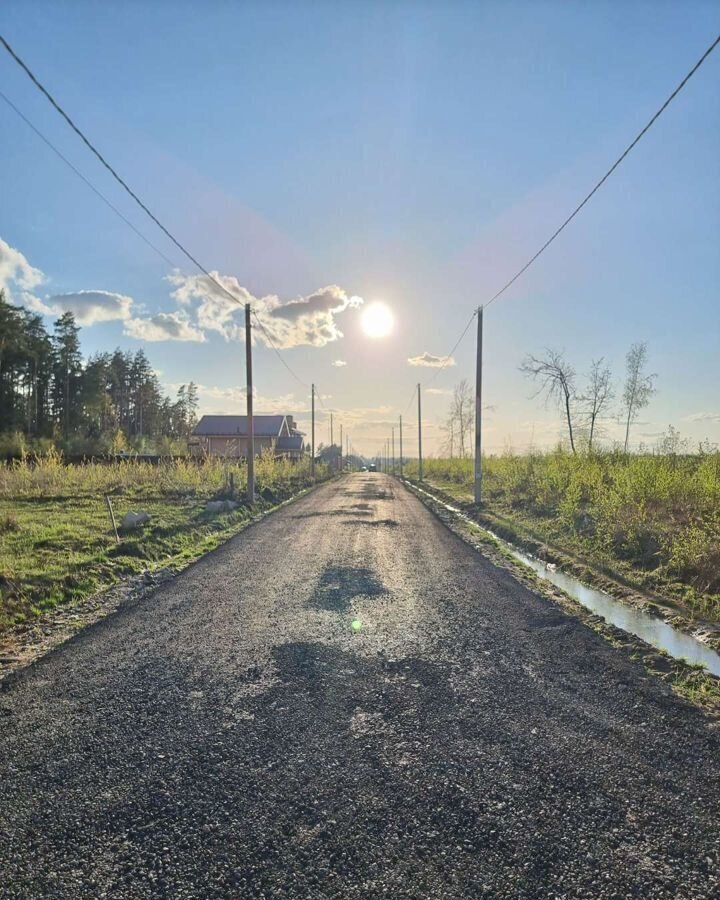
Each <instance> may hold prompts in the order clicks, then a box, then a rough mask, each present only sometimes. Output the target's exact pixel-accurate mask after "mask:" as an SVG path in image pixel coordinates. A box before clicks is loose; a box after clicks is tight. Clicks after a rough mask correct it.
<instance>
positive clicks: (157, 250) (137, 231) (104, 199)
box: [0, 91, 176, 268]
mask: <svg viewBox="0 0 720 900" xmlns="http://www.w3.org/2000/svg"><path fill="white" fill-rule="evenodd" d="M0 97H2V99H3V100H4V101H5V102H6V103H7V105H8V106H9V107H10V109H12V110H13V112H15V113H16V115H18V116H19V117H20V118H21V119H22V120H23V122H25V124H26V125H27V126H28V127H29V128H31V129H32V130H33V131H34V132H35V134H36V135H37V136H38V137H39V138H40V140H41V141H43V142H44V143H45V144H47V146H48V147H49V148H50V149H51V150H52V151H53V153H54V154H55V155H56V156H57V157H58V158H59V159H61V160H62V161H63V162H64V163H65V165H66V166H67V167H68V168H69V169H71V170H72V171H73V172H74V173H75V174H76V175H77V177H78V178H79V179H80V180H81V181H83V182H84V183H85V184H86V185H87V186H88V187H89V188H90V190H91V191H92V192H93V193H94V194H96V195H97V196H98V197H99V198H100V199H101V200H102V202H103V203H104V204H105V205H106V206H107V207H109V208H110V209H111V210H112V211H113V212H114V213H115V215H116V216H118V218H120V219H121V220H122V221H123V222H124V223H125V224H126V225H127V226H128V228H132V230H133V231H134V232H135V234H136V235H137V236H138V237H139V238H140V239H141V240H142V241H144V242H145V243H146V244H147V245H148V247H150V249H151V250H154V251H155V253H157V255H158V256H160V257H162V259H164V260H165V262H166V263H167V264H168V265H169V266H171V267H172V268H176V263H174V262H173V261H172V260H171V259H169V258H168V257H167V256H165V254H164V253H163V252H162V250H160V248H159V247H156V246H155V244H153V242H152V241H151V240H150V239H149V238H148V237H146V236H145V235H144V234H143V233H142V231H140V229H139V228H136V227H135V225H133V223H132V222H131V221H130V220H129V219H126V218H125V216H124V215H123V214H122V213H121V212H120V210H119V209H118V208H117V207H116V206H115V205H114V204H113V203H111V201H110V200H108V198H107V197H106V196H105V195H104V194H103V193H102V192H101V191H99V190H98V189H97V188H96V187H95V185H94V184H93V183H92V182H91V181H90V180H89V179H87V178H86V177H85V176H84V175H83V173H82V172H81V171H80V170H79V169H78V168H76V167H75V166H74V165H73V164H72V163H71V162H70V160H69V159H68V158H67V157H66V156H64V155H63V154H62V153H61V152H60V151H59V150H58V148H57V147H56V146H55V145H54V144H53V143H52V141H51V140H50V139H49V138H47V137H45V135H44V134H43V133H42V131H40V129H39V128H37V127H36V126H35V125H34V124H33V123H32V122H31V121H30V119H28V117H27V116H26V115H25V114H24V113H23V112H21V111H20V110H19V109H18V108H17V106H15V104H14V103H13V102H12V100H10V98H9V97H6V96H5V94H3V92H2V91H0Z"/></svg>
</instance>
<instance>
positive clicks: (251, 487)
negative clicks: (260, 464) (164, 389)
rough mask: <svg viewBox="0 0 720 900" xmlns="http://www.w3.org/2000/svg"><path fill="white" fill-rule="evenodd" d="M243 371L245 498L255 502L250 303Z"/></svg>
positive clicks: (246, 319) (248, 306)
mask: <svg viewBox="0 0 720 900" xmlns="http://www.w3.org/2000/svg"><path fill="white" fill-rule="evenodd" d="M245 372H246V390H247V398H246V400H247V434H248V438H247V440H248V445H247V500H248V503H249V504H250V505H251V506H252V505H253V504H254V503H255V422H254V420H253V377H252V332H251V325H250V304H249V303H246V304H245Z"/></svg>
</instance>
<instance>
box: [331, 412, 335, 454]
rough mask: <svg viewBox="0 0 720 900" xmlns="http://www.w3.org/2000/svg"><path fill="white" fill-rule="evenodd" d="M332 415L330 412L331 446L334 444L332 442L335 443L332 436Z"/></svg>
mask: <svg viewBox="0 0 720 900" xmlns="http://www.w3.org/2000/svg"><path fill="white" fill-rule="evenodd" d="M332 416H333V414H332V413H330V446H331V447H332V446H334V444H335V439H334V438H333V420H332Z"/></svg>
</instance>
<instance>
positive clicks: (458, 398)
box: [450, 378, 475, 458]
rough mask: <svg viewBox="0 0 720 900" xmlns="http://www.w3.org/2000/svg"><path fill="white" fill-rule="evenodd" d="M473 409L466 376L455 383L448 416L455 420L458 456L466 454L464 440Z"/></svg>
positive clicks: (465, 439)
mask: <svg viewBox="0 0 720 900" xmlns="http://www.w3.org/2000/svg"><path fill="white" fill-rule="evenodd" d="M474 411H475V403H474V398H473V393H472V391H471V390H470V385H469V384H468V381H467V379H466V378H463V380H462V381H461V382H460V383H459V384H456V385H455V389H454V390H453V398H452V406H451V411H450V416H451V418H452V419H453V420H454V422H455V433H456V434H457V438H458V447H459V451H460V456H461V457H462V458H464V457H465V456H466V442H467V440H468V438H469V435H470V428H471V426H472V421H473V414H474Z"/></svg>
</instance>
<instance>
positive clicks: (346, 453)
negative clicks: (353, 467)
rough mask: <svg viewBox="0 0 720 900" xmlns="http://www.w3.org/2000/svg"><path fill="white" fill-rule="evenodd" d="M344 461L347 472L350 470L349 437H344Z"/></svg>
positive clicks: (347, 435)
mask: <svg viewBox="0 0 720 900" xmlns="http://www.w3.org/2000/svg"><path fill="white" fill-rule="evenodd" d="M345 459H346V462H347V468H348V471H349V469H350V435H349V434H346V435H345Z"/></svg>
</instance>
